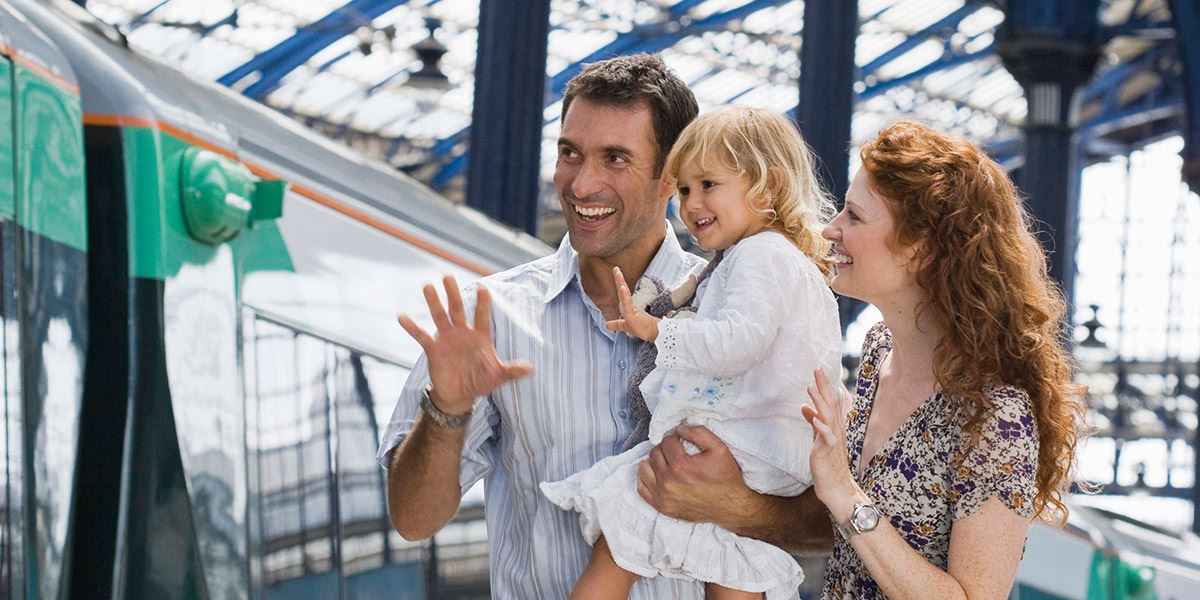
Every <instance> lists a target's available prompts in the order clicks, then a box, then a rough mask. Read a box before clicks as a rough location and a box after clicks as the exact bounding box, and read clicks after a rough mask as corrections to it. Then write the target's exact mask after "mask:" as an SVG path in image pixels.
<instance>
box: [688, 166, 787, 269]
mask: <svg viewBox="0 0 1200 600" xmlns="http://www.w3.org/2000/svg"><path fill="white" fill-rule="evenodd" d="M700 163H701V161H698V160H693V161H690V162H688V163H687V164H685V165H683V166H682V167H681V168H680V169H679V174H678V177H677V178H676V183H675V186H676V188H677V189H678V191H679V216H680V217H681V218H682V219H683V223H684V225H687V228H688V231H690V232H691V234H692V237H694V238H696V243H697V244H699V245H700V247H701V248H704V249H705V250H724V249H726V248H728V247H730V246H732V245H734V244H736V243H737V242H738V241H739V240H741V239H742V238H745V237H748V236H751V235H754V234H756V233H758V232H760V231H763V230H765V229H766V228H767V219H766V217H763V216H761V215H757V214H755V213H754V212H752V211H751V210H750V201H749V200H748V199H747V198H746V194H748V193H749V192H750V182H749V181H746V179H745V178H744V177H742V176H740V175H738V174H737V173H735V172H734V171H731V170H729V169H727V168H725V167H721V166H710V168H708V169H705V168H703V166H702V165H701V164H700Z"/></svg>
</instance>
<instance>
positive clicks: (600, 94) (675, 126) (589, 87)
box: [562, 54, 700, 177]
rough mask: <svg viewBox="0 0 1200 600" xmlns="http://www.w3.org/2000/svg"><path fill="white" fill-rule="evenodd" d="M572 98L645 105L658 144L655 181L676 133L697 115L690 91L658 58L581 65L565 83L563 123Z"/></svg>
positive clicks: (621, 58) (643, 56)
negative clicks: (574, 74) (576, 72)
mask: <svg viewBox="0 0 1200 600" xmlns="http://www.w3.org/2000/svg"><path fill="white" fill-rule="evenodd" d="M575 98H584V99H586V100H588V101H590V102H595V103H597V104H607V105H615V106H631V105H634V104H637V103H639V102H646V104H648V105H649V106H650V115H651V120H652V122H653V123H654V141H655V142H656V143H657V144H658V154H657V155H655V157H654V176H655V177H658V176H659V175H661V174H662V170H663V165H665V164H666V162H667V154H669V153H670V152H671V146H673V145H674V144H675V140H676V139H677V138H678V137H679V133H680V132H681V131H683V128H684V127H687V124H688V123H691V122H692V119H695V118H696V115H697V114H698V113H699V112H700V107H699V106H698V105H697V104H696V96H695V95H693V94H692V90H690V89H688V86H687V84H685V83H684V82H683V80H681V79H680V78H679V76H678V75H676V74H675V72H674V71H672V70H670V69H668V68H667V65H666V64H665V63H663V61H662V58H660V57H659V56H658V55H657V54H631V55H628V56H617V57H614V58H610V59H607V60H602V61H600V62H594V63H588V64H586V65H584V66H583V70H582V71H580V72H579V74H578V75H576V76H574V77H572V78H571V80H570V81H568V82H567V90H566V93H564V94H563V102H562V115H563V119H566V117H567V110H568V109H569V108H571V102H572V101H573V100H575Z"/></svg>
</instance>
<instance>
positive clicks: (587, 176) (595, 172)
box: [571, 160, 604, 200]
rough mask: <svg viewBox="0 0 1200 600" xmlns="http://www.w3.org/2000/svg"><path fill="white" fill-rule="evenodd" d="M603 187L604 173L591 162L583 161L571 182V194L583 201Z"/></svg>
mask: <svg viewBox="0 0 1200 600" xmlns="http://www.w3.org/2000/svg"><path fill="white" fill-rule="evenodd" d="M603 187H604V172H603V170H602V169H601V168H600V167H599V166H598V165H596V164H595V163H594V162H593V161H590V160H585V161H583V164H582V165H580V166H579V170H578V171H576V173H575V178H574V179H573V180H571V194H572V195H574V196H575V197H576V198H579V199H580V200H583V199H585V198H587V197H588V196H591V195H592V194H595V193H597V192H599V191H600V190H601V189H603Z"/></svg>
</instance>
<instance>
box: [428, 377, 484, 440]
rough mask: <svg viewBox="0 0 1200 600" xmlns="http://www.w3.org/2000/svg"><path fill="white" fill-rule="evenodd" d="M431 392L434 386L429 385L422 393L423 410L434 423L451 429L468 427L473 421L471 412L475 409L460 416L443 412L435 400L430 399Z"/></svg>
mask: <svg viewBox="0 0 1200 600" xmlns="http://www.w3.org/2000/svg"><path fill="white" fill-rule="evenodd" d="M431 391H433V386H428V385H427V386H425V389H424V390H423V391H422V392H421V410H422V411H424V412H425V414H426V415H427V416H428V417H429V418H430V419H433V422H434V423H437V424H438V425H440V426H442V427H446V428H449V429H459V428H462V427H466V425H467V423H468V422H469V421H470V420H471V412H472V410H474V409H472V410H468V411H467V412H465V413H462V414H460V415H452V414H449V413H446V412H442V409H440V408H438V407H437V405H436V404H434V403H433V400H432V399H431V398H430V397H429V392H431Z"/></svg>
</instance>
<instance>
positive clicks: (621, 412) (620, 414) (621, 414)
mask: <svg viewBox="0 0 1200 600" xmlns="http://www.w3.org/2000/svg"><path fill="white" fill-rule="evenodd" d="M617 416H618V417H621V418H622V419H627V418H629V411H626V410H625V409H621V410H618V411H617Z"/></svg>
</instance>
